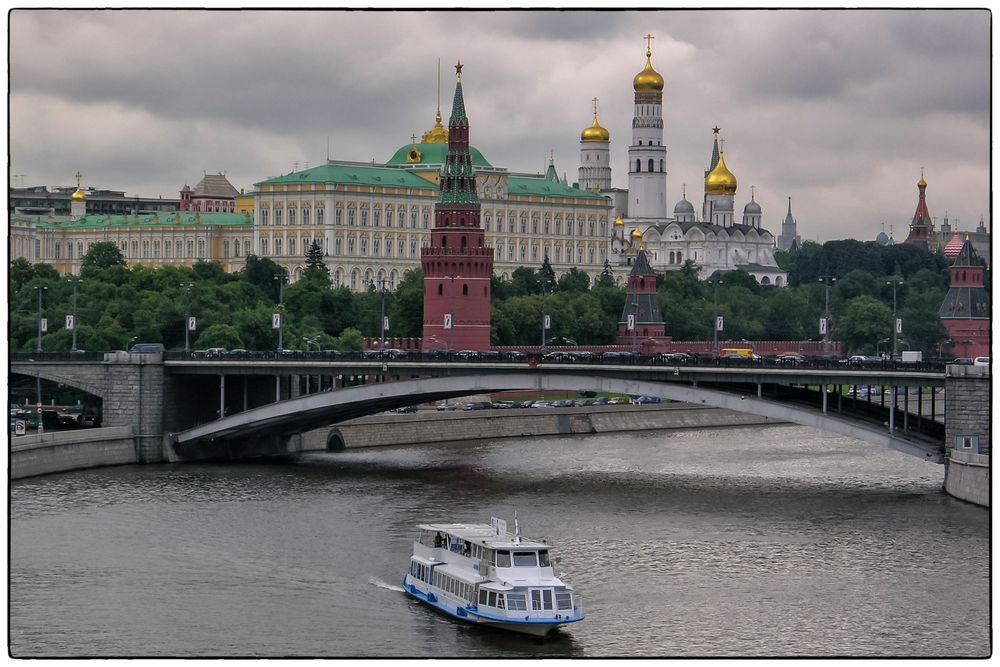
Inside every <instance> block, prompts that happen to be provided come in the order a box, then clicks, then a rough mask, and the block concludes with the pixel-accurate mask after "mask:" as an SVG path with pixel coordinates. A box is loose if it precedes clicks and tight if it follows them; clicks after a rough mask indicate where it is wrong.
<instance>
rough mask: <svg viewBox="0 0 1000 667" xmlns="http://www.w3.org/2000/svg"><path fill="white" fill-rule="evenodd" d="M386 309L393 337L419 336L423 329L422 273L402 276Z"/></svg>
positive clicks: (407, 273) (414, 270)
mask: <svg viewBox="0 0 1000 667" xmlns="http://www.w3.org/2000/svg"><path fill="white" fill-rule="evenodd" d="M392 296H393V298H392V302H391V304H390V305H389V306H388V307H387V311H386V312H387V313H388V315H389V318H390V319H389V321H390V325H391V326H392V335H393V336H421V335H423V328H424V272H423V271H422V270H420V269H411V270H409V271H407V272H406V273H404V274H403V277H402V279H401V280H400V281H399V285H397V287H396V291H395V293H393V295H392Z"/></svg>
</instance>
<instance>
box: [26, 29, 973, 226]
mask: <svg viewBox="0 0 1000 667" xmlns="http://www.w3.org/2000/svg"><path fill="white" fill-rule="evenodd" d="M9 19H10V23H9V40H10V43H9V49H10V60H9V64H10V70H9V71H10V75H9V86H10V98H9V102H10V106H9V133H10V134H9V137H10V143H9V151H10V174H11V180H12V184H15V181H16V184H18V185H22V184H23V185H70V184H73V183H74V177H73V174H74V173H75V172H76V171H77V170H79V171H80V172H81V173H82V174H83V183H84V185H88V186H93V187H101V188H108V189H114V190H124V191H126V192H127V193H128V194H130V195H141V196H163V197H173V198H176V197H177V196H178V190H179V189H180V188H181V186H183V185H184V184H188V185H194V184H195V183H197V182H198V181H199V180H200V179H201V177H202V174H203V172H206V171H207V172H219V171H223V172H225V173H226V174H227V175H228V177H229V180H230V181H231V182H232V183H233V184H234V185H235V186H236V187H237V188H243V189H246V190H250V189H251V188H252V187H253V185H254V183H256V182H259V181H261V180H264V179H266V178H269V177H272V176H277V175H279V174H283V173H288V172H290V171H292V170H294V168H295V167H296V165H297V166H298V167H299V168H303V167H305V166H306V165H307V164H308V165H316V164H319V163H321V162H323V161H324V160H325V159H326V155H327V142H328V138H329V143H330V146H331V149H330V152H331V156H332V157H333V158H334V159H344V160H357V161H370V160H376V161H378V162H383V161H385V160H387V159H388V158H389V157H390V156H391V155H392V154H393V153H394V152H395V150H396V149H397V148H399V147H400V146H402V145H404V144H406V143H408V142H409V141H410V137H411V135H414V134H416V135H417V136H418V137H419V136H420V135H421V134H422V133H423V132H425V131H427V130H428V129H430V127H431V126H432V125H433V122H434V113H435V111H436V107H437V75H438V69H437V67H438V59H440V61H441V72H442V75H441V81H442V91H441V111H442V115H443V116H444V118H445V123H446V124H447V118H448V115H449V113H450V111H451V97H452V94H453V91H454V69H453V68H452V66H453V64H454V63H455V61H456V60H461V61H462V62H463V63H464V64H465V67H464V69H463V87H464V90H465V101H466V108H467V110H468V115H469V119H470V123H471V135H472V143H473V144H474V145H475V146H476V147H477V148H478V149H480V150H481V151H482V153H483V154H484V156H485V157H486V158H487V159H488V160H489V161H490V162H491V163H492V164H494V165H496V166H500V167H505V168H507V169H509V170H510V171H512V172H521V173H524V172H528V173H534V172H540V171H542V170H544V169H545V166H546V164H547V163H548V156H549V151H550V150H551V151H554V155H555V164H556V169H557V170H558V172H559V173H560V175H562V174H564V173H565V174H566V175H567V177H568V179H569V181H570V182H573V181H575V180H577V169H578V166H579V154H580V143H579V139H580V132H581V131H582V130H583V129H584V128H586V127H588V126H589V125H590V122H591V120H592V102H591V99H592V98H594V97H597V98H599V100H600V101H599V118H600V122H601V124H602V125H604V126H605V127H606V128H608V130H609V131H610V132H611V151H612V161H613V162H612V165H613V185H615V186H616V187H627V184H628V178H627V171H626V170H627V165H626V161H627V150H628V145H629V143H630V142H631V121H632V116H633V90H632V78H633V76H635V74H637V73H638V72H639V71H640V70H641V69H642V68H643V66H644V64H645V48H646V42H645V40H644V39H643V36H644V35H646V34H647V33H649V34H652V35H653V36H654V38H655V39H654V40H653V47H652V49H653V66H654V67H655V68H656V70H657V71H658V72H659V73H660V74H661V75H662V76H663V77H664V79H665V81H666V86H665V90H664V109H665V112H664V141H665V144H666V146H667V150H668V154H667V170H668V178H667V200H668V209H669V210H672V209H673V205H674V203H675V202H676V201H677V200H678V199H680V197H681V187H682V184H687V192H688V199H689V200H691V201H692V202H695V203H696V205H698V204H699V203H700V201H701V197H702V194H703V178H704V169H705V168H706V166H707V165H708V161H709V158H710V152H711V147H712V127H713V126H716V125H718V126H719V127H721V128H722V137H723V138H724V139H725V150H726V162H727V164H728V166H729V168H730V169H731V170H732V171H733V173H734V174H735V175H736V177H737V179H738V181H739V190H738V192H737V195H736V206H737V213H739V212H740V211H742V207H743V206H744V205H745V204H746V202H747V201H749V199H750V186H754V187H755V191H756V199H757V201H758V202H759V203H760V204H761V207H762V208H763V213H764V225H765V226H766V227H768V228H769V229H771V230H772V231H774V232H775V234H777V233H778V232H779V231H780V226H781V220H782V219H783V218H784V215H785V210H786V207H787V201H788V200H787V198H788V197H791V198H792V208H793V213H794V215H795V217H796V219H797V220H798V223H799V233H800V234H801V235H802V237H803V238H806V239H813V240H818V241H826V240H830V239H836V238H847V237H852V238H860V239H870V238H873V237H874V236H875V234H877V233H878V232H879V231H880V230H881V229H882V224H883V223H884V224H885V229H886V231H887V232H888V231H889V226H890V225H891V226H892V227H893V229H894V231H895V234H894V236H895V237H896V238H897V239H901V238H905V236H906V233H907V225H908V224H909V221H910V220H911V219H912V216H913V212H914V209H915V208H916V203H917V188H916V183H917V181H918V180H919V179H920V171H921V168H923V169H924V174H925V178H926V180H927V182H928V184H929V186H928V189H927V199H928V206H929V208H930V211H931V215H932V216H934V217H936V218H937V219H938V222H939V223H940V221H941V219H942V218H943V217H944V215H945V213H947V214H948V216H949V217H950V218H951V220H952V222H953V223H954V221H955V219H956V218H957V219H958V220H959V225H960V227H961V228H962V229H970V228H973V227H975V225H976V224H977V223H978V221H979V218H980V216H987V222H988V214H989V202H990V199H989V196H990V180H989V173H990V172H989V166H990V162H989V161H990V152H989V149H990V95H991V79H990V69H989V67H990V62H989V57H990V14H989V12H988V11H986V10H961V11H947V10H926V9H924V10H921V9H909V10H881V11H876V10H854V11H848V10H819V11H812V10H809V11H803V10H727V11H691V10H681V11H591V10H575V11H544V10H530V11H505V10H500V11H485V12H438V11H405V12H404V11H203V10H169V11H149V10H116V11H107V10H105V11H99V10H36V9H23V10H13V11H12V12H11V13H10V15H9ZM698 208H699V210H700V205H699V206H698Z"/></svg>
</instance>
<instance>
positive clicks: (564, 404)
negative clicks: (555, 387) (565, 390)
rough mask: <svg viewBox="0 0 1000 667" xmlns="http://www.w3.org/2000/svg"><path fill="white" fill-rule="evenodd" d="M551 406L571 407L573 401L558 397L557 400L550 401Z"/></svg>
mask: <svg viewBox="0 0 1000 667" xmlns="http://www.w3.org/2000/svg"><path fill="white" fill-rule="evenodd" d="M552 407H554V408H571V407H573V401H568V400H566V399H563V398H561V399H559V400H557V401H552Z"/></svg>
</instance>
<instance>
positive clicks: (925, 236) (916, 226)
mask: <svg viewBox="0 0 1000 667" xmlns="http://www.w3.org/2000/svg"><path fill="white" fill-rule="evenodd" d="M917 190H918V191H919V192H920V194H919V195H918V198H917V210H916V211H915V212H914V213H913V222H911V223H910V233H909V235H908V236H907V237H906V240H905V241H903V243H909V244H912V245H922V246H924V247H925V248H928V247H931V245H932V244H933V242H934V221H933V220H931V214H930V213H929V212H928V211H927V193H926V190H927V181H925V180H924V173H923V170H922V169H921V170H920V180H919V181H917Z"/></svg>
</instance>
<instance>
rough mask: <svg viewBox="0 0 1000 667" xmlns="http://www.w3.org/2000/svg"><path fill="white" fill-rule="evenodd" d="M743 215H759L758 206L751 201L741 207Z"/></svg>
mask: <svg viewBox="0 0 1000 667" xmlns="http://www.w3.org/2000/svg"><path fill="white" fill-rule="evenodd" d="M743 215H760V204H758V203H757V202H756V201H755V200H754V199H751V200H750V203H748V204H747V205H746V206H744V207H743Z"/></svg>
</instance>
